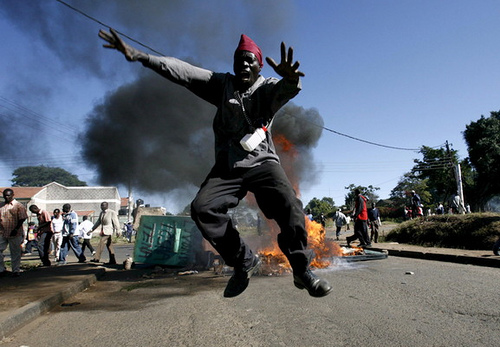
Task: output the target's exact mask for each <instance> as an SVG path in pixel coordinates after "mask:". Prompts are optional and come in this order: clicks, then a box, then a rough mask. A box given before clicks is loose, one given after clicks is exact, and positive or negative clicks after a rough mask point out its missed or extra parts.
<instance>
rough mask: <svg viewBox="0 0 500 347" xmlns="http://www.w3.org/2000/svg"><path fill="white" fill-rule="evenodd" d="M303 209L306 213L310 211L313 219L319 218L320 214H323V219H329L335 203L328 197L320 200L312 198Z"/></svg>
mask: <svg viewBox="0 0 500 347" xmlns="http://www.w3.org/2000/svg"><path fill="white" fill-rule="evenodd" d="M305 209H306V211H307V210H311V213H312V215H313V216H314V217H316V216H319V215H320V214H321V213H323V215H325V217H331V215H333V211H334V209H335V202H334V201H333V199H332V198H328V197H323V199H321V200H319V199H318V198H312V199H311V201H309V203H308V204H307V205H306V207H305Z"/></svg>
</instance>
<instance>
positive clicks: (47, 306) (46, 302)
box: [0, 268, 106, 338]
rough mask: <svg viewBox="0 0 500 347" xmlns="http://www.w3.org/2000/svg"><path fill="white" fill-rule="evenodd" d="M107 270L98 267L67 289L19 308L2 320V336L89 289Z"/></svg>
mask: <svg viewBox="0 0 500 347" xmlns="http://www.w3.org/2000/svg"><path fill="white" fill-rule="evenodd" d="M105 272H106V269H104V268H102V269H98V271H97V273H95V274H91V275H86V276H85V277H84V278H83V279H82V280H79V281H77V282H75V283H73V284H71V285H69V286H68V287H67V288H66V289H64V290H61V291H60V292H57V293H54V294H51V295H48V296H46V297H45V298H43V299H41V300H38V301H35V302H32V303H29V304H28V305H25V306H23V307H21V308H18V309H17V310H15V311H14V312H13V313H12V315H10V316H9V317H7V318H6V319H4V320H3V321H2V322H0V336H1V337H2V338H5V337H6V336H9V335H10V334H12V333H14V332H15V331H16V330H18V329H20V328H22V327H23V326H25V325H26V324H28V323H29V322H31V321H32V320H34V319H35V318H37V317H39V316H40V315H42V314H43V313H45V312H47V311H49V310H51V309H52V308H54V307H55V306H57V305H60V304H62V303H63V302H64V300H66V299H68V298H70V297H72V296H74V295H75V294H78V293H80V292H81V291H83V290H85V289H87V288H88V287H90V286H91V285H92V284H94V283H95V282H97V279H98V278H100V277H101V276H103V275H104V273H105Z"/></svg>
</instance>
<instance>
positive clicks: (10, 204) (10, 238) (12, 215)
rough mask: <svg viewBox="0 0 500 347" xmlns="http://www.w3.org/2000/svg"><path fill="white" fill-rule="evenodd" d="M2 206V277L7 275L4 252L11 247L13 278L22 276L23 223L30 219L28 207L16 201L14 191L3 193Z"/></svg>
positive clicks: (0, 213) (0, 238)
mask: <svg viewBox="0 0 500 347" xmlns="http://www.w3.org/2000/svg"><path fill="white" fill-rule="evenodd" d="M3 199H4V202H2V203H1V204H0V277H1V276H5V275H6V274H7V269H6V268H5V262H4V255H3V251H5V249H6V248H7V246H9V251H10V260H11V268H12V276H14V277H19V276H20V275H21V253H22V250H21V245H22V244H23V241H24V229H23V223H24V221H25V220H26V219H27V218H28V213H27V211H26V207H24V205H23V204H21V203H20V202H19V201H17V200H16V199H14V191H13V190H12V189H10V188H7V189H5V190H4V191H3Z"/></svg>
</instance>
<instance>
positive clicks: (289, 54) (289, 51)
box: [287, 46, 293, 64]
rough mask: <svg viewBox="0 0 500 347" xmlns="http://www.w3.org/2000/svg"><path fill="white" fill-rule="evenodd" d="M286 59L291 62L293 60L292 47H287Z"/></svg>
mask: <svg viewBox="0 0 500 347" xmlns="http://www.w3.org/2000/svg"><path fill="white" fill-rule="evenodd" d="M287 61H288V62H289V63H290V64H291V63H292V61H293V47H291V46H290V47H288V58H287Z"/></svg>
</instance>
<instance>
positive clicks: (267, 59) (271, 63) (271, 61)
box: [266, 57, 278, 69]
mask: <svg viewBox="0 0 500 347" xmlns="http://www.w3.org/2000/svg"><path fill="white" fill-rule="evenodd" d="M266 61H267V63H268V64H269V66H271V67H272V68H273V69H274V68H276V67H277V66H278V64H276V62H275V61H274V59H273V58H270V57H266Z"/></svg>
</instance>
